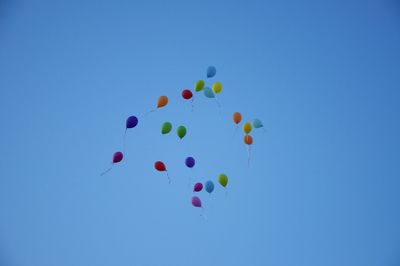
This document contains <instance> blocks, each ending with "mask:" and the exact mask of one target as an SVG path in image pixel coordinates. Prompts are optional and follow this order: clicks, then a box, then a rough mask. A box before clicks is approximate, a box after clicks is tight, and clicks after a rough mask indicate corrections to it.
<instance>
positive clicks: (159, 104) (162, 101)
mask: <svg viewBox="0 0 400 266" xmlns="http://www.w3.org/2000/svg"><path fill="white" fill-rule="evenodd" d="M167 104H168V97H167V96H160V97H159V98H158V101H157V108H161V107H164V106H166V105H167Z"/></svg>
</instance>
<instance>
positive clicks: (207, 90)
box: [204, 87, 215, 98]
mask: <svg viewBox="0 0 400 266" xmlns="http://www.w3.org/2000/svg"><path fill="white" fill-rule="evenodd" d="M204 95H205V96H206V97H207V98H215V94H214V92H213V90H212V89H211V88H210V87H205V88H204Z"/></svg>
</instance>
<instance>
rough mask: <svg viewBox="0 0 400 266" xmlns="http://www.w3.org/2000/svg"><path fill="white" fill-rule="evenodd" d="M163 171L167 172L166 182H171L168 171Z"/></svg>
mask: <svg viewBox="0 0 400 266" xmlns="http://www.w3.org/2000/svg"><path fill="white" fill-rule="evenodd" d="M165 172H166V173H167V177H168V183H169V184H171V178H170V177H169V174H168V171H167V170H165Z"/></svg>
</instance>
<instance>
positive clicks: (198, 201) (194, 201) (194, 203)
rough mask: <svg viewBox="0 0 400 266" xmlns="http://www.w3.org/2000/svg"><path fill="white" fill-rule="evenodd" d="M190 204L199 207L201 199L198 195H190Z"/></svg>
mask: <svg viewBox="0 0 400 266" xmlns="http://www.w3.org/2000/svg"><path fill="white" fill-rule="evenodd" d="M192 205H193V206H194V207H197V208H200V207H201V200H200V199H199V197H196V196H193V197H192Z"/></svg>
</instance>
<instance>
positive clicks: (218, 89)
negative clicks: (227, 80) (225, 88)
mask: <svg viewBox="0 0 400 266" xmlns="http://www.w3.org/2000/svg"><path fill="white" fill-rule="evenodd" d="M212 90H213V91H214V93H215V94H218V93H220V92H221V91H222V84H221V82H218V81H217V82H215V83H214V84H213V85H212Z"/></svg>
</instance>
